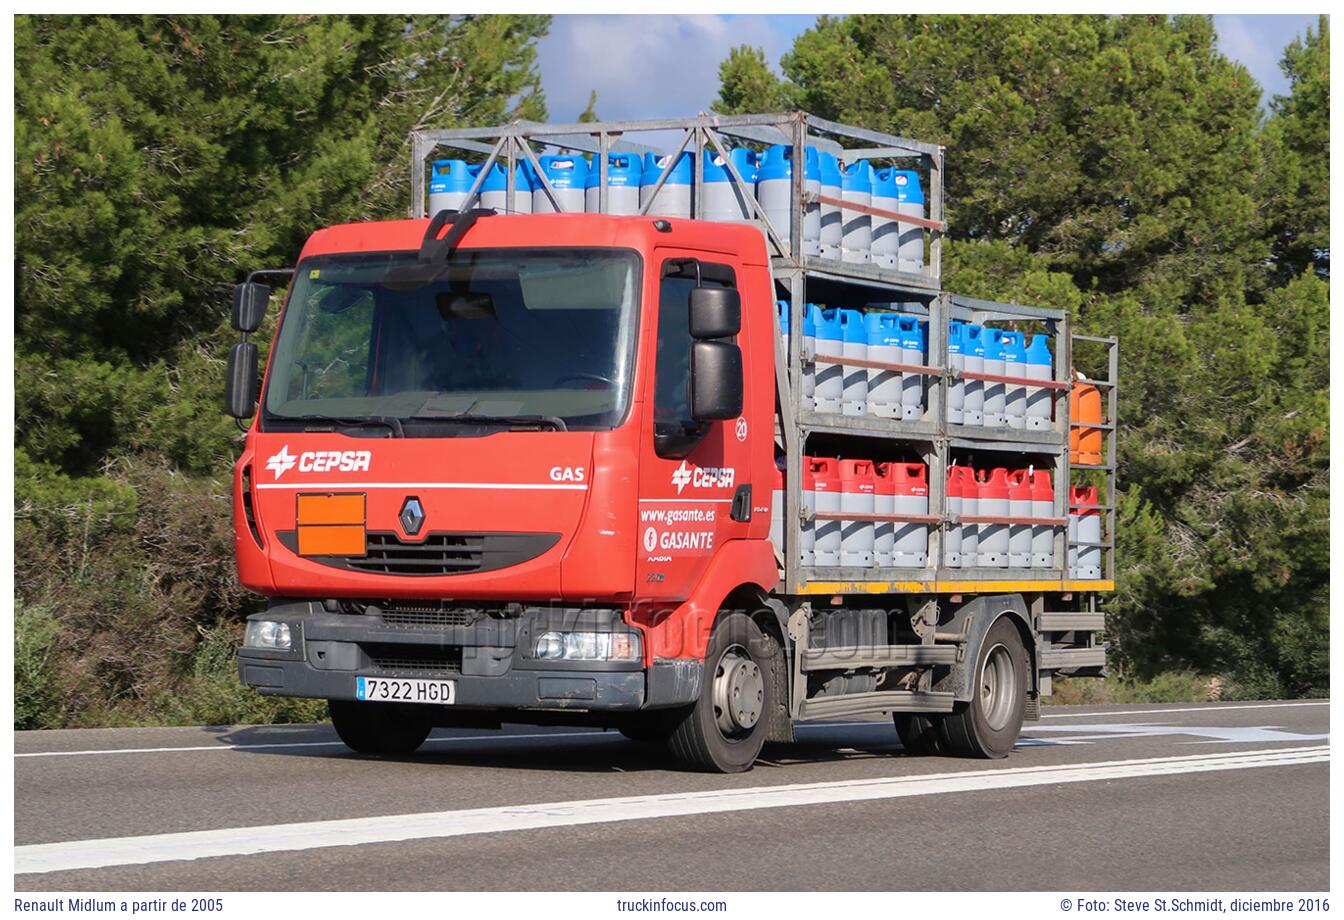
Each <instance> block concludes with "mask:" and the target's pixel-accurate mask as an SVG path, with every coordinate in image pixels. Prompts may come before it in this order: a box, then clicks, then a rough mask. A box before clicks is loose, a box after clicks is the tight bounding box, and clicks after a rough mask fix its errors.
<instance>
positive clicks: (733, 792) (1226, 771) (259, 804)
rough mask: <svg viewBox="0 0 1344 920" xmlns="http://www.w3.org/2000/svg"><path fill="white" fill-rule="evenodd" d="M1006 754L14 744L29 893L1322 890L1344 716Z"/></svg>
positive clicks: (322, 733)
mask: <svg viewBox="0 0 1344 920" xmlns="http://www.w3.org/2000/svg"><path fill="white" fill-rule="evenodd" d="M1044 712H1045V717H1044V718H1043V719H1042V720H1041V721H1039V722H1035V723H1028V724H1027V727H1026V729H1025V731H1024V737H1023V741H1022V743H1021V744H1020V745H1019V747H1018V749H1017V750H1016V751H1015V752H1014V753H1013V754H1012V755H1011V756H1010V757H1009V758H1008V759H1007V760H1000V761H976V760H961V759H946V758H924V757H910V756H906V755H905V754H904V753H903V752H902V751H901V748H900V744H899V742H898V741H897V740H896V735H895V731H894V730H893V728H892V726H891V723H890V722H889V721H876V720H874V721H862V722H843V723H838V722H830V723H814V724H805V725H802V726H800V727H799V732H798V734H799V740H798V742H797V743H795V744H792V745H787V746H779V747H770V748H767V750H766V756H765V757H764V759H763V760H762V762H760V763H759V764H758V765H757V766H756V768H755V769H754V770H752V771H751V772H749V773H745V774H739V775H735V776H717V775H707V774H698V773H686V772H680V771H678V770H676V769H674V768H672V767H671V766H670V764H669V763H668V761H667V759H666V758H665V756H663V755H662V754H661V753H660V752H658V751H657V750H656V749H653V748H650V747H647V746H643V745H639V744H635V743H633V742H630V741H627V740H625V739H624V738H623V737H622V736H621V735H619V734H617V733H615V732H601V731H597V730H593V729H541V728H529V727H522V726H506V727H505V728H504V729H503V730H501V731H498V732H484V731H457V730H440V731H436V732H435V733H434V735H433V736H431V739H430V740H429V741H428V742H427V743H426V745H425V747H424V748H422V749H421V751H420V752H419V753H417V754H416V755H415V756H412V757H406V758H400V759H396V760H380V759H376V758H370V757H362V756H357V755H354V754H351V753H350V752H349V751H348V750H347V749H346V748H345V747H344V746H343V745H341V743H340V742H339V741H338V740H336V737H335V734H334V733H333V731H332V730H331V727H330V726H327V725H298V726H293V725H291V726H250V727H249V726H235V727H229V728H219V727H215V728H167V729H93V730H77V731H51V732H20V733H17V734H16V735H15V752H16V755H15V761H14V775H15V779H14V789H15V794H14V805H15V848H16V849H15V869H16V873H17V874H16V875H15V879H14V881H15V887H16V889H18V890H20V891H53V892H55V891H60V892H68V891H117V890H142V891H144V890H148V891H183V890H190V891H198V892H199V891H213V890H222V891H234V890H261V891H271V890H321V889H339V890H423V889H431V890H557V889H558V890H599V891H607V890H619V891H625V892H663V891H669V890H725V891H735V890H796V889H804V890H811V889H836V890H905V891H911V890H915V891H918V890H1003V889H1006V890H1041V889H1045V890H1068V891H1108V890H1145V891H1147V890H1169V891H1170V890H1221V889H1234V890H1240V891H1247V890H1252V891H1253V890H1318V889H1326V888H1328V887H1329V845H1328V839H1329V786H1328V771H1329V763H1328V751H1327V745H1328V743H1329V739H1328V734H1327V733H1328V731H1329V728H1328V725H1329V704H1328V703H1326V702H1324V701H1319V702H1296V703H1226V704H1204V705H1192V704H1181V705H1178V704H1173V705H1165V706H1123V705H1121V706H1093V707H1047V708H1046V709H1045V711H1044Z"/></svg>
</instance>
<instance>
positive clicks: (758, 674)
mask: <svg viewBox="0 0 1344 920" xmlns="http://www.w3.org/2000/svg"><path fill="white" fill-rule="evenodd" d="M779 654H781V651H780V649H779V645H778V643H776V642H772V641H769V640H768V639H767V637H766V636H765V635H764V634H763V633H762V632H761V629H760V627H759V626H757V625H756V624H755V623H753V622H752V621H751V618H750V617H748V616H747V615H746V614H745V613H739V612H734V613H730V614H727V615H726V616H722V617H720V618H719V620H718V622H716V623H715V624H714V630H713V632H711V633H710V636H709V647H708V648H707V649H706V651H705V676H704V682H703V684H701V687H700V698H699V699H698V700H696V702H695V704H694V705H692V706H688V707H686V708H684V709H681V710H674V711H672V712H670V713H669V714H668V725H669V727H670V729H671V731H670V733H669V737H668V747H669V748H670V749H671V751H672V754H673V756H675V757H676V758H677V759H678V760H680V761H681V762H682V763H684V764H686V765H687V766H690V767H693V768H695V769H697V770H704V771H707V772H711V773H742V772H744V771H746V770H750V769H751V767H752V765H753V764H754V763H755V762H756V758H757V757H758V756H759V755H760V753H761V746H762V745H764V744H765V738H766V735H768V734H769V729H770V724H769V723H770V714H771V713H773V712H774V709H775V705H776V703H775V692H776V682H775V681H774V680H772V679H771V675H772V674H773V673H774V668H775V666H776V664H777V662H775V661H774V660H773V659H774V657H775V656H776V655H779Z"/></svg>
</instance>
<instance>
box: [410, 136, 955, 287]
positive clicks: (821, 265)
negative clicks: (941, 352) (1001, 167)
mask: <svg viewBox="0 0 1344 920" xmlns="http://www.w3.org/2000/svg"><path fill="white" fill-rule="evenodd" d="M654 132H662V133H667V132H680V133H681V137H680V142H679V143H677V144H675V145H674V146H672V147H671V149H670V155H669V156H668V157H667V164H666V166H665V167H664V168H663V171H662V173H661V174H660V175H659V176H658V181H657V184H656V185H655V186H654V190H653V194H654V195H655V196H656V195H657V193H658V191H659V190H661V189H662V187H663V184H664V183H665V182H666V181H667V179H668V177H669V176H670V175H671V174H672V170H673V168H674V167H675V166H676V163H677V160H678V159H679V158H680V156H681V155H682V154H683V153H684V152H686V151H692V152H693V158H692V166H693V181H692V185H691V188H692V195H691V201H692V205H691V206H692V211H691V217H692V218H699V217H700V216H701V213H700V211H701V208H702V206H703V199H704V196H703V195H702V194H700V190H701V188H702V186H703V184H704V165H705V164H704V156H703V154H704V152H706V151H709V152H711V153H714V154H717V155H719V156H721V157H723V160H724V166H725V168H726V169H727V170H728V172H729V174H730V175H731V177H732V178H733V180H734V185H735V187H736V189H737V192H738V195H739V198H740V203H741V204H742V205H743V206H744V207H745V208H746V209H747V211H748V212H749V213H750V214H751V215H752V217H753V219H754V220H755V221H756V222H757V223H758V224H759V226H760V227H761V230H762V232H764V234H765V237H766V242H767V246H768V247H769V249H770V251H771V253H772V262H773V264H774V265H775V267H776V269H794V270H805V271H809V272H814V273H816V274H818V276H821V275H824V274H826V273H828V272H829V273H832V274H833V275H834V276H835V277H837V278H838V279H841V280H846V279H853V278H867V279H868V280H870V281H873V282H877V283H882V282H890V281H892V280H893V279H894V280H898V281H900V282H902V283H903V284H905V285H906V286H907V287H913V288H915V289H918V290H921V291H925V292H928V293H936V292H937V291H938V278H939V271H940V268H941V265H942V243H943V235H944V233H946V231H947V225H946V223H944V221H943V148H942V147H941V146H939V145H937V144H930V143H927V142H925V141H916V140H911V139H909V138H905V137H899V136H897V135H894V134H884V133H882V132H880V131H869V130H867V129H865V128H856V127H853V126H850V125H842V124H839V123H837V122H833V121H828V120H826V119H824V118H818V117H817V116H815V115H809V114H807V113H806V112H783V113H779V114H772V115H713V114H704V113H701V114H700V115H697V116H694V117H692V118H662V119H650V120H641V121H595V122H581V123H574V124H567V125H551V124H538V123H536V122H530V121H517V122H513V123H511V124H507V125H500V126H497V127H493V128H460V129H459V128H453V129H445V130H430V131H417V132H415V133H414V134H413V135H412V138H411V207H410V216H411V217H426V216H428V215H427V214H426V211H425V209H426V202H427V178H426V171H425V166H426V163H427V161H428V160H429V158H430V157H431V156H433V155H434V154H435V152H436V151H439V150H443V149H456V150H463V151H468V152H471V153H476V154H484V155H485V159H484V160H483V166H484V168H482V170H481V175H480V176H479V177H478V178H477V180H476V182H475V184H474V185H473V186H472V188H471V190H470V191H469V192H468V199H467V203H466V204H465V205H464V206H463V207H464V208H465V207H470V206H471V203H472V201H473V200H474V199H475V198H477V197H478V195H479V191H480V186H481V184H482V183H483V182H484V180H485V175H486V173H487V172H488V171H489V170H490V168H491V167H492V166H493V164H495V163H496V162H500V163H503V164H504V166H505V169H506V171H507V178H506V181H507V183H508V185H507V190H506V193H507V195H508V198H507V200H508V201H509V202H510V204H512V203H514V201H515V199H514V194H515V192H516V190H515V188H514V178H515V172H514V171H515V169H516V167H517V166H518V164H519V163H522V162H527V163H529V164H530V165H531V167H532V170H533V172H534V173H535V175H536V176H537V177H538V178H539V180H540V182H541V190H542V191H543V192H544V194H545V195H546V196H547V198H548V200H549V201H550V203H551V205H552V206H553V207H554V208H555V209H556V210H557V211H561V212H563V211H564V210H565V209H564V208H563V207H561V205H560V201H559V197H558V196H557V195H556V194H555V190H554V189H553V188H552V187H551V184H550V181H549V180H548V179H547V178H546V175H545V173H544V171H543V170H542V169H541V164H540V162H539V161H538V159H537V151H536V148H538V147H541V148H546V147H553V148H556V149H559V150H571V151H576V152H579V153H587V154H595V155H596V157H597V166H598V170H599V172H598V176H599V183H598V190H599V191H598V201H599V211H600V212H601V213H606V212H607V208H608V204H607V200H608V195H607V167H608V161H607V154H608V153H637V154H644V153H654V154H658V155H661V154H662V152H663V151H661V150H659V149H658V148H657V147H654V146H652V145H650V144H647V143H643V142H641V140H638V139H632V137H633V138H642V139H644V140H649V139H650V138H649V137H648V135H649V134H651V133H654ZM732 142H741V143H747V144H756V145H760V144H790V145H792V146H793V162H795V163H801V162H803V159H804V153H803V151H804V148H806V147H816V148H818V149H819V150H825V151H827V152H830V153H834V154H836V155H837V156H839V157H841V158H842V159H843V160H844V161H845V162H847V163H849V162H856V161H859V160H870V161H871V160H877V161H902V160H914V161H916V162H917V163H918V166H919V168H920V170H921V171H922V172H923V173H924V174H925V175H927V177H928V184H929V195H928V201H929V216H928V217H927V218H922V217H914V216H911V215H908V214H899V213H897V212H895V211H887V210H883V209H881V208H876V207H872V206H869V205H859V204H855V203H853V202H848V203H847V202H843V201H841V200H839V199H834V198H831V197H828V196H825V195H815V194H812V195H808V194H807V193H805V191H804V180H805V178H806V177H805V175H804V173H805V170H802V169H795V170H793V194H792V196H791V198H790V221H791V225H790V228H788V229H789V231H790V232H789V233H788V234H787V237H788V240H787V242H786V241H785V234H784V233H782V232H781V230H783V229H785V228H780V227H776V226H775V225H774V224H773V223H771V221H770V219H769V218H768V217H767V216H766V214H765V211H764V209H763V208H762V207H761V204H760V202H759V201H757V199H756V196H755V194H754V193H750V194H748V193H746V190H747V189H751V187H752V186H751V185H750V183H747V182H744V181H743V179H742V175H741V173H739V172H738V170H737V167H736V166H735V165H734V164H733V163H732V162H731V161H730V160H729V159H728V150H729V148H730V146H731V144H732ZM816 203H822V204H830V205H835V206H841V205H843V206H844V207H845V208H847V209H849V210H857V211H862V212H864V213H867V214H870V215H873V216H877V217H883V218H887V219H890V220H894V221H897V222H898V223H899V224H907V225H911V224H913V225H915V226H919V227H921V228H923V229H925V230H928V231H929V258H928V261H927V262H926V263H925V266H924V270H923V271H922V272H919V273H911V272H897V271H889V270H883V269H879V268H876V267H874V266H869V265H863V264H859V263H852V262H851V263H844V262H841V261H839V260H835V259H824V258H821V257H819V256H813V255H807V254H805V253H804V252H803V248H802V246H803V238H802V237H803V234H802V226H803V213H804V210H805V209H806V207H807V206H808V205H810V204H816ZM650 207H652V204H646V205H644V206H643V208H642V209H641V211H640V213H641V214H644V213H648V211H649V208H650Z"/></svg>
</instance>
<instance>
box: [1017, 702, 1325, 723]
mask: <svg viewBox="0 0 1344 920" xmlns="http://www.w3.org/2000/svg"><path fill="white" fill-rule="evenodd" d="M1329 705H1330V701H1329V700H1312V701H1310V702H1306V703H1229V704H1226V705H1225V704H1223V703H1209V704H1208V705H1207V706H1191V707H1189V708H1188V709H1125V710H1119V711H1115V712H1107V711H1105V710H1102V711H1100V712H1096V711H1094V712H1043V713H1041V718H1042V719H1102V718H1105V717H1107V716H1164V715H1166V714H1167V713H1169V712H1231V711H1232V710H1234V709H1305V708H1307V707H1308V706H1329Z"/></svg>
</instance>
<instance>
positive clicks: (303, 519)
mask: <svg viewBox="0 0 1344 920" xmlns="http://www.w3.org/2000/svg"><path fill="white" fill-rule="evenodd" d="M298 501H299V506H298V509H297V514H296V516H297V519H298V524H299V526H300V527H302V526H304V525H305V524H358V525H359V526H361V527H363V526H364V493H363V492H346V493H342V494H336V495H332V494H322V495H314V494H308V495H300V496H299V497H298Z"/></svg>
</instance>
